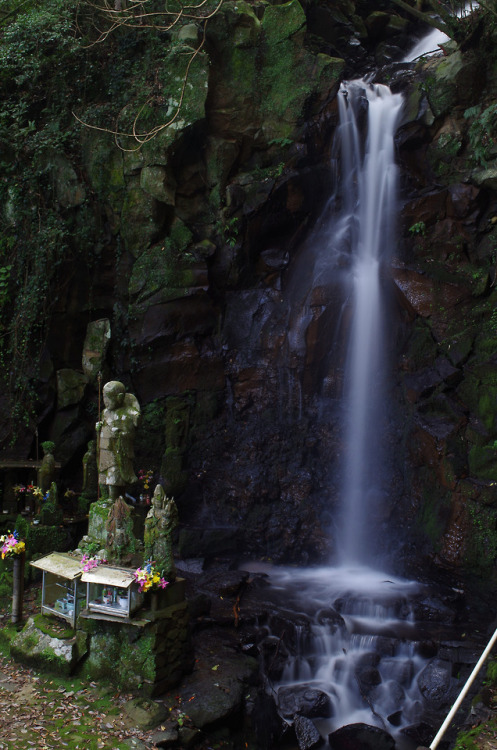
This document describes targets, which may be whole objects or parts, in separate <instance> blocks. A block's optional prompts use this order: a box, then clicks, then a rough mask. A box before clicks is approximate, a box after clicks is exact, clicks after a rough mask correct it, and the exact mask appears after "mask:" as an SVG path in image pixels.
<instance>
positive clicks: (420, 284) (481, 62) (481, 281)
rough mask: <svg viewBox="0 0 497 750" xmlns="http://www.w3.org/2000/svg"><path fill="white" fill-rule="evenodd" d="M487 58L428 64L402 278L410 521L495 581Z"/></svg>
mask: <svg viewBox="0 0 497 750" xmlns="http://www.w3.org/2000/svg"><path fill="white" fill-rule="evenodd" d="M481 44H482V46H483V48H485V42H484V41H483V42H481ZM479 52H480V54H477V52H476V51H475V50H469V51H467V52H466V53H465V54H462V53H461V52H460V51H453V52H451V53H449V54H447V55H446V56H445V57H439V58H437V59H434V60H432V61H429V62H425V63H423V62H421V63H419V64H418V66H417V69H416V77H415V80H414V82H413V83H412V85H411V86H410V87H409V90H408V91H409V93H408V100H407V104H408V106H407V108H406V113H407V120H406V122H405V123H404V126H403V127H402V128H401V130H400V132H399V143H400V153H401V158H402V161H403V164H404V166H405V169H406V170H407V174H406V184H405V204H404V209H403V225H404V247H403V253H402V254H401V255H399V258H398V260H397V262H396V263H395V266H394V268H393V278H394V282H395V284H396V287H397V290H398V292H399V300H400V304H401V305H402V307H403V310H404V313H403V314H404V316H405V320H406V329H407V330H408V334H407V341H406V347H405V350H404V354H403V357H402V359H401V369H402V371H403V373H402V383H403V389H404V395H405V399H406V405H407V408H408V412H410V414H411V423H410V428H409V437H408V442H407V448H408V455H409V459H410V460H409V462H408V463H407V464H406V466H407V467H408V472H409V480H408V487H409V500H408V505H407V508H408V515H409V516H410V517H411V518H412V520H413V522H414V528H415V529H417V531H418V532H419V534H420V536H418V537H417V539H418V542H419V539H421V540H422V541H424V543H425V550H426V551H427V552H428V553H429V554H430V555H432V559H434V560H435V561H436V563H437V564H439V565H441V566H443V567H448V568H456V569H458V570H459V571H462V570H468V569H469V570H471V571H472V572H473V573H476V574H477V575H478V576H483V577H486V576H489V575H490V576H493V575H494V566H495V558H496V552H497V546H496V545H497V535H496V530H497V526H496V521H497V517H496V503H497V494H496V489H495V488H496V486H497V485H495V479H496V474H495V468H496V466H497V464H496V463H495V445H494V443H495V437H496V436H495V430H496V422H495V408H496V403H497V402H496V400H495V395H496V393H495V374H496V369H495V368H496V361H495V354H496V341H497V338H496V334H497V332H496V329H495V304H496V301H497V298H496V296H495V288H494V287H495V258H496V256H495V250H496V247H497V244H496V240H497V233H496V228H495V227H496V222H497V219H496V214H497V195H496V193H495V185H494V184H493V182H492V179H491V173H492V164H494V163H495V156H496V150H495V137H496V135H497V132H496V131H495V125H492V126H490V125H489V126H488V127H487V126H483V124H482V118H483V120H485V118H486V117H488V116H490V113H491V112H495V96H496V81H495V76H494V73H493V62H492V60H493V58H492V55H491V53H490V54H489V56H488V57H487V58H486V59H483V58H482V57H481V52H482V50H480V51H479ZM409 112H411V113H413V112H415V113H416V114H415V119H410V116H409Z"/></svg>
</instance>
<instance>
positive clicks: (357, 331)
mask: <svg viewBox="0 0 497 750" xmlns="http://www.w3.org/2000/svg"><path fill="white" fill-rule="evenodd" d="M402 101H403V100H402V96H401V94H392V92H391V91H390V89H389V88H388V87H387V86H383V85H380V84H375V85H373V84H368V83H365V82H364V81H362V80H359V81H352V82H350V83H348V84H342V87H341V90H340V93H339V112H340V126H339V131H338V137H339V138H340V144H341V162H342V175H343V177H342V188H341V191H342V193H343V196H344V199H343V210H342V215H339V216H338V217H337V220H338V224H339V225H340V226H347V227H348V233H347V234H348V236H347V237H346V242H347V245H348V247H349V249H350V250H349V252H350V255H351V261H350V282H351V287H352V291H351V296H352V321H351V324H350V335H349V352H348V357H347V364H346V369H345V390H344V394H343V398H344V407H345V409H344V410H345V419H344V433H345V451H344V452H345V458H344V477H343V482H342V504H343V508H344V512H343V519H342V528H341V533H340V535H339V538H340V540H341V558H342V562H344V563H357V562H370V545H369V544H368V526H369V523H370V519H371V518H372V517H374V513H375V510H376V507H375V501H376V499H377V498H378V497H380V496H381V494H382V491H383V484H384V482H385V478H386V477H385V470H384V463H383V460H382V448H383V445H384V443H385V436H384V435H383V434H382V432H381V425H382V417H383V416H384V410H385V388H384V383H385V368H386V361H387V357H386V350H385V330H386V322H387V321H386V320H385V314H384V304H383V300H382V293H381V271H382V267H383V266H384V264H387V263H388V262H389V260H390V257H391V253H392V248H393V238H394V236H395V233H394V231H393V229H394V227H395V224H396V215H397V200H398V197H397V193H398V188H397V181H398V180H397V171H398V170H397V166H396V164H395V158H394V156H395V155H394V135H395V130H396V127H397V123H398V119H399V115H400V112H401V109H402ZM365 102H367V140H366V147H365V149H363V148H362V147H361V141H362V139H361V137H360V125H359V123H360V119H361V115H362V113H363V109H364V103H365ZM333 230H334V227H333V225H332V226H331V227H330V231H333Z"/></svg>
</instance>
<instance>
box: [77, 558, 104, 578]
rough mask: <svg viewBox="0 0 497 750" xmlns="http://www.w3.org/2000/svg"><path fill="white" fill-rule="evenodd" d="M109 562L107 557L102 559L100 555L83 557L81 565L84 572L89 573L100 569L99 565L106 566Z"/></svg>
mask: <svg viewBox="0 0 497 750" xmlns="http://www.w3.org/2000/svg"><path fill="white" fill-rule="evenodd" d="M106 562H107V560H106V558H105V557H100V556H99V555H92V556H91V557H90V555H86V554H85V555H83V557H82V558H81V565H82V566H83V572H84V573H88V571H90V570H93V569H94V568H98V566H99V565H105V564H106Z"/></svg>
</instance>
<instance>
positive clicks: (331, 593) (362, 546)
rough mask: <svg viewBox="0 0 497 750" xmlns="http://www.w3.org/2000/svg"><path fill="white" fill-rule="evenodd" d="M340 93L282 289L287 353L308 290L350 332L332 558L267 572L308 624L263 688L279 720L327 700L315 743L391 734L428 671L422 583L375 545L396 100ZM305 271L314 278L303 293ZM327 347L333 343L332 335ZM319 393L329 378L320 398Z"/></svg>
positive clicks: (411, 711) (293, 350)
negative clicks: (306, 245)
mask: <svg viewBox="0 0 497 750" xmlns="http://www.w3.org/2000/svg"><path fill="white" fill-rule="evenodd" d="M338 99H339V116H340V119H339V126H338V128H337V133H336V136H335V150H334V164H335V165H337V164H338V165H339V169H338V170H337V175H339V176H338V179H337V184H336V186H335V191H334V194H333V196H332V197H331V199H330V201H329V203H328V205H327V207H326V210H325V212H324V215H323V219H322V222H321V224H320V227H319V230H318V232H317V234H316V237H315V238H314V241H313V242H312V243H311V245H310V251H309V253H308V254H307V256H306V257H305V258H304V264H303V266H302V267H299V269H297V273H296V274H295V275H294V279H295V278H296V281H294V282H293V284H292V282H291V283H290V285H289V290H290V291H289V294H290V295H294V296H293V297H292V299H293V301H294V303H295V312H294V314H293V316H292V319H291V321H290V326H289V332H288V342H289V350H290V354H291V355H292V356H293V357H296V358H298V357H303V356H304V355H305V348H306V332H307V330H308V326H309V325H310V324H311V322H312V320H313V318H314V316H315V315H316V309H317V308H316V303H315V302H314V300H313V293H314V292H313V290H314V289H316V288H322V287H326V286H330V287H331V288H333V289H338V290H339V294H340V296H341V303H339V304H338V305H337V307H336V309H337V315H336V316H335V318H334V319H333V322H332V327H334V330H333V331H331V332H330V337H331V336H334V337H335V338H334V341H337V340H340V341H341V342H342V344H341V345H340V346H342V347H343V341H344V340H345V339H347V340H348V345H347V353H346V355H345V360H346V362H345V366H344V373H343V382H344V385H343V389H342V394H341V395H342V403H343V407H342V408H341V413H342V414H343V424H342V445H343V450H342V456H341V475H342V481H341V491H340V505H341V507H342V508H343V512H342V513H341V518H340V521H339V523H338V526H337V528H336V535H335V538H336V550H337V558H338V559H337V563H338V564H337V566H336V567H327V568H322V569H319V570H316V569H308V570H296V569H292V570H288V569H284V568H276V569H272V570H270V571H269V573H270V577H271V582H272V585H273V587H274V591H275V593H276V595H277V593H278V592H281V593H282V594H283V599H284V602H285V603H284V604H283V607H284V608H288V609H287V611H288V613H290V612H292V613H293V616H295V613H298V614H297V617H300V618H302V622H303V623H304V624H303V625H300V624H296V625H295V628H294V631H293V632H294V648H293V652H292V653H291V654H290V655H289V657H288V660H287V662H286V665H285V667H284V669H283V672H282V674H281V677H280V678H279V679H278V680H277V681H276V683H275V682H273V684H272V685H271V689H272V690H274V691H275V692H276V695H277V701H278V705H279V707H280V711H281V713H282V715H283V716H285V717H288V713H286V714H285V696H286V695H287V694H288V691H297V693H298V692H299V690H300V691H302V690H304V691H305V690H306V689H307V688H312V689H314V690H316V691H318V692H319V693H320V694H321V695H325V696H327V700H328V705H329V710H328V712H327V713H326V712H325V714H326V715H325V716H322V715H319V716H318V718H316V719H314V724H315V727H317V729H318V730H319V732H320V734H321V736H322V737H323V738H326V736H327V734H328V733H329V732H332V731H335V730H336V729H338V728H340V727H342V726H343V725H346V724H352V723H357V722H362V723H365V724H369V725H374V726H375V727H379V728H382V729H386V730H387V731H388V732H389V733H391V734H397V735H399V733H400V732H402V729H403V728H405V727H406V726H407V725H408V724H410V723H413V722H416V721H418V720H419V719H420V717H421V714H422V709H421V705H422V696H421V693H420V690H419V685H418V676H419V674H420V672H421V670H422V669H423V668H424V667H425V666H426V661H425V660H424V658H422V657H421V656H420V654H419V651H418V648H417V646H418V644H417V638H418V631H417V630H416V627H415V624H414V622H413V617H412V607H411V604H410V597H416V596H418V597H419V596H422V587H421V586H420V584H418V583H412V582H409V581H406V580H403V579H399V578H395V577H392V576H391V575H387V574H385V573H383V572H381V571H379V570H377V569H375V564H377V561H375V559H374V557H373V555H372V545H370V536H371V533H372V532H371V527H372V521H373V520H374V519H375V517H376V515H377V513H378V507H377V499H378V498H381V496H382V493H384V492H386V486H387V477H386V469H385V464H384V461H383V444H384V443H385V440H386V436H385V435H384V434H383V432H382V426H383V424H382V423H384V422H385V423H386V420H385V419H384V416H385V411H386V410H385V402H386V398H387V391H386V385H385V381H386V370H387V360H388V357H387V353H386V340H387V339H388V319H387V317H388V316H387V315H386V314H385V304H384V300H383V290H382V286H383V284H382V275H383V269H384V268H385V267H388V263H389V261H390V258H391V255H392V252H393V242H394V237H395V228H396V216H397V207H398V206H397V203H398V184H397V183H398V174H397V172H398V170H397V166H396V164H395V153H394V136H395V131H396V128H397V125H398V121H399V117H400V113H401V110H402V105H403V98H402V95H400V94H394V93H392V92H391V91H390V89H389V88H388V87H387V86H384V85H380V84H371V83H368V82H366V81H364V80H356V81H351V82H348V83H346V84H342V86H341V89H340V92H339V95H338ZM365 136H366V137H365ZM302 276H303V277H305V278H306V281H307V282H308V285H307V286H306V289H305V292H304V294H303V295H302V293H301V292H300V296H299V290H301V288H302V286H304V285H302V284H300V287H299V282H300V277H302ZM311 276H312V279H311ZM333 302H334V303H335V305H336V301H335V300H333ZM338 329H341V330H340V331H339V330H338ZM344 331H346V333H347V335H346V336H345V335H344ZM332 348H333V349H334V351H337V349H338V348H340V347H336V345H335V344H334V343H332ZM325 377H326V376H325ZM325 390H326V383H324V384H323V394H324V395H325ZM325 401H326V399H325ZM289 617H290V619H291V615H290V614H289ZM367 680H369V683H368V682H367ZM371 680H373V683H374V684H372V683H371ZM290 718H291V717H290ZM399 743H400V744H398V747H399V748H400V747H402V748H404V747H409V748H411V747H413V745H412V743H411V744H409V742H407V744H405V743H406V740H405V738H404V737H401V738H400V740H399Z"/></svg>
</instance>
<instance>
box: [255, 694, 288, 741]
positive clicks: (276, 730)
mask: <svg viewBox="0 0 497 750" xmlns="http://www.w3.org/2000/svg"><path fill="white" fill-rule="evenodd" d="M251 720H252V726H253V728H254V732H255V735H256V737H257V746H258V747H259V748H260V749H261V750H269V748H272V747H274V745H275V743H276V742H277V741H278V740H279V739H280V738H281V736H282V735H283V731H284V727H283V722H282V719H281V718H280V716H279V714H278V710H277V708H276V703H275V701H274V698H273V696H272V695H268V694H267V693H266V692H265V691H262V690H261V691H259V692H258V694H257V698H256V700H255V701H254V706H253V709H252V712H251Z"/></svg>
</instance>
